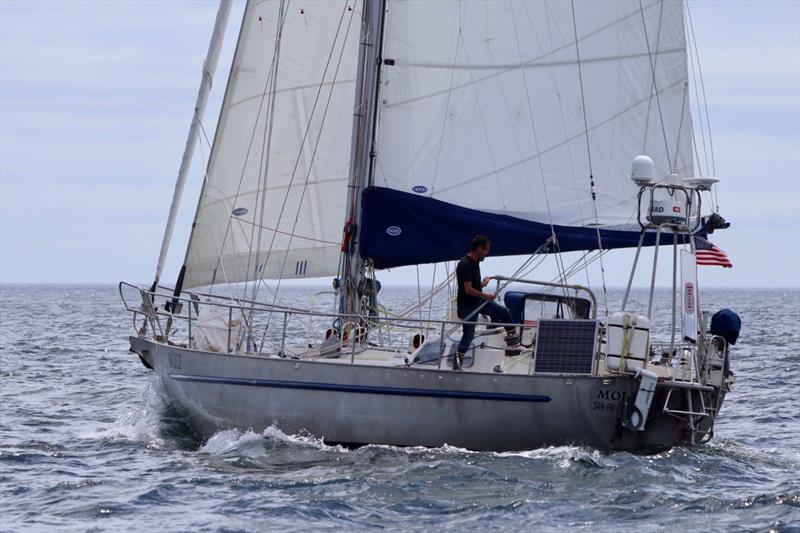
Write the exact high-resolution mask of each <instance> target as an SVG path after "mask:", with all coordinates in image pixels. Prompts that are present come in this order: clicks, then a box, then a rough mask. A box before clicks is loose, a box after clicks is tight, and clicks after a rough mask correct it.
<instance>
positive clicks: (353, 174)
mask: <svg viewBox="0 0 800 533" xmlns="http://www.w3.org/2000/svg"><path fill="white" fill-rule="evenodd" d="M385 10H386V0H364V2H363V13H362V18H361V46H360V48H359V63H358V73H357V78H356V87H357V90H356V99H355V114H354V116H353V143H352V152H351V154H350V183H349V184H348V191H349V194H350V200H349V203H348V204H347V213H346V215H345V224H346V227H345V232H347V233H348V234H349V235H348V236H345V242H344V244H345V245H344V246H343V249H342V251H343V256H344V263H343V264H344V268H343V271H342V274H343V276H344V280H342V281H341V285H340V290H341V295H342V296H341V302H340V307H339V310H340V312H341V313H345V314H358V313H359V312H360V309H359V306H358V302H359V300H360V297H359V285H360V282H361V280H362V279H363V278H364V262H363V261H362V260H361V258H360V254H359V246H358V241H359V231H360V228H359V227H358V224H359V217H360V213H361V193H362V192H363V191H364V189H365V188H366V187H368V186H369V183H370V178H371V167H372V159H373V157H374V155H375V152H374V137H375V135H374V133H375V117H376V114H377V100H378V85H379V83H380V61H381V55H382V54H381V52H382V48H383V21H384V13H385Z"/></svg>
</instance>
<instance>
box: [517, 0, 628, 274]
mask: <svg viewBox="0 0 800 533" xmlns="http://www.w3.org/2000/svg"><path fill="white" fill-rule="evenodd" d="M522 9H523V10H524V11H525V17H526V18H527V19H528V24H529V25H530V27H531V35H533V37H534V39H536V45H537V46H538V47H539V49H540V50H542V49H544V47H543V46H542V42H541V41H540V40H539V34H538V32H536V31H535V27H534V24H533V19H532V18H531V14H530V12H529V11H528V4H527V3H526V2H523V3H522ZM544 9H545V16H544V19H545V23H546V24H547V34H548V37H549V49H550V50H552V49H553V46H554V43H553V28H552V25H551V24H550V17H551V16H554V15H553V12H552V10H551V9H550V5H549V4H548V3H547V2H545V3H544ZM626 18H627V17H626ZM553 22H554V23H555V26H556V31H558V35H559V37H561V41H562V42H565V41H566V38H565V37H564V34H563V32H562V31H561V28H560V27H559V25H558V23H557V21H556V20H555V18H554V20H553ZM514 31H516V24H515V26H514ZM547 74H548V76H549V78H550V81H551V82H552V84H553V90H554V91H555V93H556V96H557V97H558V111H559V116H560V118H561V128H562V131H563V134H564V136H565V137H566V135H567V120H566V117H565V116H564V100H563V97H562V96H561V90H560V88H559V85H558V81H557V80H556V77H555V75H554V74H553V69H552V67H551V68H548V69H547ZM568 111H569V112H570V114H571V115H572V118H573V119H577V117H576V115H575V113H574V111H573V110H572V109H571V108H568ZM566 149H567V159H568V161H569V168H570V173H571V175H572V184H573V192H574V193H575V205H576V206H577V208H578V216H579V217H580V219H581V225H582V226H585V225H586V217H585V216H584V214H583V202H582V201H581V194H580V192H579V190H578V182H577V180H576V179H575V178H576V177H577V175H578V174H577V172H576V171H575V160H574V158H573V157H572V146H571V145H570V144H569V143H567V144H566ZM586 254H587V253H586V251H584V252H583V258H584V261H585V259H586ZM584 264H585V263H584ZM586 266H587V268H586V269H585V273H586V286H587V287H591V280H590V279H589V269H588V265H586Z"/></svg>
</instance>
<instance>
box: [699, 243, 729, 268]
mask: <svg viewBox="0 0 800 533" xmlns="http://www.w3.org/2000/svg"><path fill="white" fill-rule="evenodd" d="M694 245H695V255H696V256H697V264H698V265H716V266H721V267H725V268H733V263H731V260H730V259H728V254H726V253H725V252H724V251H723V250H722V248H719V247H717V246H714V245H713V244H711V243H710V242H709V241H708V240H706V239H704V238H703V237H700V236H695V238H694Z"/></svg>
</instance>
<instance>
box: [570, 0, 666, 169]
mask: <svg viewBox="0 0 800 533" xmlns="http://www.w3.org/2000/svg"><path fill="white" fill-rule="evenodd" d="M571 1H572V18H573V23H574V21H575V1H574V0H571ZM662 7H663V4H662ZM639 12H640V13H641V15H642V30H643V31H644V42H645V44H646V45H647V54H648V57H649V59H650V72H651V75H652V79H653V85H652V87H653V88H654V89H655V96H656V107H657V108H658V118H659V121H660V122H661V135H662V136H663V137H664V149H665V150H666V154H667V163H669V160H670V151H669V142H668V141H667V130H666V127H665V126H664V113H663V111H662V109H661V96H660V93H659V90H658V82H657V80H656V65H655V59H653V51H652V49H651V48H650V38H649V37H648V35H647V21H646V20H645V18H644V6H643V5H642V0H639ZM576 48H577V44H576ZM656 54H658V43H656ZM656 57H657V55H656ZM578 70H579V71H580V59H579V60H578ZM581 92H582V91H581ZM651 98H652V97H651ZM670 172H675V169H674V168H671V169H670Z"/></svg>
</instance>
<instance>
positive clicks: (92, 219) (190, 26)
mask: <svg viewBox="0 0 800 533" xmlns="http://www.w3.org/2000/svg"><path fill="white" fill-rule="evenodd" d="M689 5H690V9H691V12H692V16H693V24H694V28H695V32H696V35H697V45H698V49H699V53H700V59H701V62H702V68H703V75H704V81H705V88H706V93H707V98H708V102H709V113H710V118H711V125H712V134H713V143H714V148H715V158H716V166H717V175H718V177H719V178H720V180H721V186H720V188H719V201H720V206H721V211H720V212H721V214H723V216H725V217H726V218H727V219H728V220H729V221H731V223H732V226H731V228H730V229H729V230H726V231H723V232H718V233H715V234H714V235H713V237H712V240H713V241H714V242H715V243H716V244H717V245H719V246H720V247H722V248H723V249H724V250H726V251H727V252H728V255H729V256H730V257H731V259H732V260H733V263H734V268H733V269H722V268H718V267H701V271H700V283H701V285H704V286H724V287H800V1H798V0H779V1H752V2H747V1H729V0H691V1H690V4H689ZM216 9H217V2H216V1H212V0H179V1H168V0H160V1H155V0H149V1H138V2H128V1H121V0H114V1H106V2H100V1H95V2H84V1H78V0H56V1H38V0H0V282H2V283H114V282H117V281H120V280H128V281H133V282H142V283H145V282H148V281H151V280H152V277H153V273H154V271H155V263H156V259H157V256H158V250H159V247H160V244H161V237H162V235H163V230H164V224H165V221H166V217H167V211H168V209H169V203H170V200H171V197H172V190H173V187H174V183H175V177H176V174H177V170H178V165H179V163H180V157H181V154H182V151H183V146H184V143H185V140H186V133H187V130H188V125H189V121H190V119H191V113H192V109H193V105H194V100H195V96H196V93H197V87H198V84H199V81H200V72H201V67H202V63H203V57H204V55H205V52H206V49H207V46H208V39H209V37H210V34H211V29H212V26H213V23H214V17H215V13H216ZM241 12H242V3H241V2H237V4H236V6H235V7H234V11H233V13H232V15H231V24H230V26H229V31H228V34H227V36H226V41H225V45H224V49H223V54H222V57H221V60H220V67H219V69H218V71H217V76H216V79H215V84H214V87H215V89H216V90H215V91H213V92H212V97H211V100H210V102H209V106H208V111H207V113H206V119H205V121H204V123H205V128H206V130H208V131H209V132H211V131H213V125H214V122H215V121H216V115H217V113H218V110H219V105H220V100H221V97H222V94H221V93H222V90H221V89H222V88H224V85H225V77H226V76H227V70H228V66H229V65H230V61H231V56H232V50H233V45H234V43H235V28H236V27H237V26H238V21H237V19H240V18H241ZM201 155H202V154H201ZM204 155H207V154H204ZM199 160H200V159H199V158H198V157H196V158H195V164H194V165H193V167H192V172H191V175H190V177H189V184H188V186H187V189H186V194H185V196H184V200H183V204H182V210H181V213H180V216H179V220H178V225H177V228H176V231H175V238H174V240H173V243H172V247H171V253H170V256H169V259H168V266H167V269H166V272H165V275H164V277H163V279H164V280H165V281H166V280H173V279H174V277H175V274H176V273H177V270H178V268H179V266H180V263H181V260H182V257H183V253H184V250H185V247H186V241H187V239H188V234H189V226H190V225H191V219H192V216H193V214H194V208H195V206H196V202H197V196H198V194H199V189H200V184H201V182H202V170H203V169H202V165H201V164H199V163H198V161H199ZM648 253H649V252H648ZM649 257H650V256H649V255H647V254H645V259H648V260H649ZM631 258H632V252H630V251H620V252H614V253H612V254H609V255H608V256H606V259H605V261H604V265H603V267H604V270H605V276H606V283H607V284H608V285H609V286H622V285H624V284H625V282H626V281H627V277H628V273H629V265H630V262H631ZM520 262H521V258H490V259H488V260H487V262H486V263H485V265H484V267H483V272H484V273H485V274H490V273H498V274H509V273H512V272H513V271H514V270H515V269H516V267H517V266H518V264H519V263H520ZM567 262H568V263H569V262H570V259H567ZM421 270H422V272H421V277H422V278H423V279H426V277H427V279H428V280H430V268H429V267H423V268H422V269H421ZM555 273H556V267H555V262H554V261H553V260H551V259H548V260H547V261H546V262H545V264H544V265H543V266H542V268H541V271H540V273H539V274H538V275H537V277H539V278H540V279H547V278H549V277H552V276H553V275H555ZM416 276H417V272H416V269H415V268H413V267H406V268H402V269H395V270H393V271H391V272H385V273H381V275H380V279H381V280H382V281H384V282H385V283H389V284H398V285H400V284H415V283H416ZM669 276H670V275H669V274H668V273H667V272H665V271H661V272H660V273H659V277H658V282H659V285H663V284H666V283H668V282H669ZM592 279H598V280H599V272H598V271H597V269H595V271H594V272H593V273H592ZM647 280H648V277H647V272H645V271H644V270H641V269H640V272H639V274H638V275H637V277H636V279H635V284H636V285H644V284H646V283H647ZM327 282H328V281H327V280H316V281H314V282H313V283H327Z"/></svg>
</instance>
